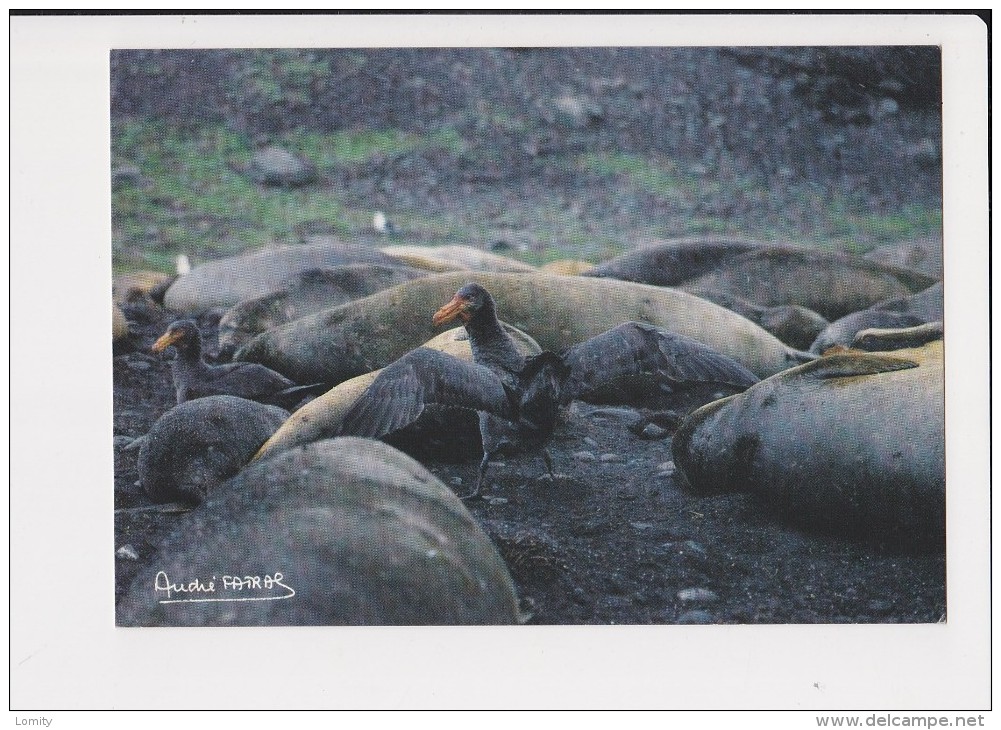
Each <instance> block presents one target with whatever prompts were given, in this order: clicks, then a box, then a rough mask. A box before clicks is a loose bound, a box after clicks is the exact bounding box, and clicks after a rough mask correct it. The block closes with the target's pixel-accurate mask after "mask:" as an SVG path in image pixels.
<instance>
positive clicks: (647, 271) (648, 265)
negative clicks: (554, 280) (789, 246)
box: [581, 236, 771, 286]
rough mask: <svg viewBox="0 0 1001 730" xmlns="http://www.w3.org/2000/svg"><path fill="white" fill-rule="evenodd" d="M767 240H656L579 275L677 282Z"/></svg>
mask: <svg viewBox="0 0 1001 730" xmlns="http://www.w3.org/2000/svg"><path fill="white" fill-rule="evenodd" d="M769 245H771V244H766V243H761V242H759V241H753V240H750V239H745V238H733V237H726V236H712V237H709V236H695V237H690V238H678V239H670V240H667V241H657V242H654V243H648V244H646V245H643V246H640V247H639V248H635V249H633V250H632V251H627V252H626V253H624V254H622V255H620V256H616V257H615V258H613V259H609V260H608V261H604V262H602V263H600V264H597V265H595V266H593V267H591V268H590V269H588V270H587V271H584V272H581V276H594V277H600V278H609V279H619V280H621V281H633V282H636V283H637V284H654V285H656V286H677V285H678V284H682V283H684V282H686V281H690V280H692V279H695V278H697V277H699V276H702V275H703V274H706V273H709V272H710V271H712V270H714V269H715V268H717V267H718V266H720V265H722V264H723V263H724V262H726V261H727V260H729V259H731V258H733V257H734V256H739V255H740V254H743V253H747V252H748V251H755V250H759V249H762V248H765V247H767V246H769Z"/></svg>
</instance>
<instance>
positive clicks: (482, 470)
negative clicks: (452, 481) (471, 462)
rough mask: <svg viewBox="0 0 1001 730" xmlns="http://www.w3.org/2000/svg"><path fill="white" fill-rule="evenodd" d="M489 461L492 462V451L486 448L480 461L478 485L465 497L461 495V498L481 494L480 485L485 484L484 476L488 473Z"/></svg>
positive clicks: (470, 497)
mask: <svg viewBox="0 0 1001 730" xmlns="http://www.w3.org/2000/svg"><path fill="white" fill-rule="evenodd" d="M489 463H490V452H489V451H486V450H484V452H483V459H482V460H481V461H480V471H479V473H478V474H477V475H476V486H475V487H474V488H473V491H472V492H470V493H469V494H467V495H465V496H464V497H459V499H473V498H474V497H479V496H480V487H482V486H483V478H484V477H485V476H486V474H487V465H488V464H489Z"/></svg>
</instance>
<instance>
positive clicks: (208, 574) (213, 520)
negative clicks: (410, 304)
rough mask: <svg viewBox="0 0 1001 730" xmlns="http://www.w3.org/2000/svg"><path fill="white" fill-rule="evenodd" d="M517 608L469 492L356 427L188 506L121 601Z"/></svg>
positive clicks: (379, 612)
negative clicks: (461, 492)
mask: <svg viewBox="0 0 1001 730" xmlns="http://www.w3.org/2000/svg"><path fill="white" fill-rule="evenodd" d="M210 584H211V588H210V587H209V586H210ZM171 586H174V587H175V590H171ZM177 586H181V587H183V588H184V589H186V590H180V589H177ZM168 594H169V595H168ZM248 598H253V599H257V600H236V599H248ZM185 599H196V600H194V601H191V600H185ZM198 599H210V600H198ZM172 601H176V602H172ZM520 618H521V617H520V614H519V612H518V603H517V598H516V596H515V592H514V586H513V584H512V581H511V577H510V575H509V573H508V571H507V567H506V566H505V564H504V561H503V560H502V559H501V557H500V555H499V553H498V552H497V549H496V548H495V547H494V545H493V543H492V542H491V541H490V539H489V538H488V537H487V536H486V534H485V533H484V532H483V530H482V529H481V528H480V527H479V525H478V524H477V522H476V520H475V519H474V518H473V517H472V515H470V513H469V512H468V511H467V510H466V508H465V507H464V506H463V505H462V502H461V501H460V500H459V499H458V498H457V497H456V496H455V495H454V494H452V492H451V491H450V490H449V489H448V487H446V486H445V485H444V484H442V483H441V482H440V481H439V480H438V479H437V478H436V477H435V476H434V475H433V474H431V473H430V472H429V471H427V470H426V469H424V467H422V466H421V465H420V464H418V463H417V462H416V461H414V460H413V459H411V458H409V457H407V456H406V455H404V454H402V453H401V452H399V451H397V450H396V449H393V448H392V447H390V446H387V445H386V444H383V443H380V442H378V441H372V440H369V439H357V438H340V439H333V440H329V441H320V442H318V443H315V444H311V445H310V446H307V447H304V448H299V449H293V450H290V451H287V452H285V453H283V454H281V455H280V456H278V457H276V458H274V459H268V460H266V461H261V462H257V463H255V464H252V465H251V466H249V467H247V468H246V469H244V470H243V471H242V472H240V474H239V475H237V476H236V477H234V478H233V479H231V480H229V481H228V482H226V483H225V484H223V485H221V486H220V487H219V488H218V489H217V490H215V491H214V492H213V493H211V494H210V495H209V496H208V498H207V499H206V500H205V501H204V502H203V503H202V504H201V505H200V506H199V507H198V508H197V509H195V510H194V511H192V512H191V513H189V514H188V515H185V516H184V517H182V518H181V520H180V521H179V523H178V525H177V527H176V528H175V529H174V531H173V533H171V534H170V535H169V536H168V537H167V538H166V540H164V542H163V543H162V544H161V546H160V550H159V553H158V554H157V555H156V556H155V557H154V558H153V560H152V561H151V562H150V564H149V566H148V567H147V568H146V569H145V570H143V571H141V572H140V573H139V574H138V575H137V576H136V578H135V579H134V581H133V583H132V585H131V587H130V589H129V591H128V593H127V594H126V595H125V596H124V597H123V598H122V600H121V602H120V603H119V606H118V615H117V620H118V624H119V625H121V626H292V625H294V626H317V625H346V624H368V625H417V624H425V625H428V624H430V625H433V624H514V623H517V622H518V621H519V620H520Z"/></svg>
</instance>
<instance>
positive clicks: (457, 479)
mask: <svg viewBox="0 0 1001 730" xmlns="http://www.w3.org/2000/svg"><path fill="white" fill-rule="evenodd" d="M448 482H449V484H451V485H452V486H453V487H460V486H462V477H452V478H451V479H449V480H448Z"/></svg>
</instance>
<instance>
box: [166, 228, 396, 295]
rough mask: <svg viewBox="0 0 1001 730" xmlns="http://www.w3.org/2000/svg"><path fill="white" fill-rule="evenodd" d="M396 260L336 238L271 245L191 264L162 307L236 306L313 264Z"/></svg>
mask: <svg viewBox="0 0 1001 730" xmlns="http://www.w3.org/2000/svg"><path fill="white" fill-rule="evenodd" d="M397 263H398V262H397V261H396V260H395V259H392V258H390V257H389V256H386V255H385V254H383V253H380V252H379V251H377V250H376V249H374V248H370V247H368V246H362V245H358V244H352V243H342V242H340V241H336V240H324V239H317V242H316V243H310V244H303V245H292V246H271V247H268V248H263V249H260V250H258V251H254V252H252V253H246V254H242V255H240V256H230V257H228V258H223V259H217V260H215V261H209V262H207V263H204V264H201V265H199V266H196V267H195V268H194V269H192V270H191V272H190V273H188V274H185V275H184V276H181V277H179V278H178V279H177V281H175V282H174V283H173V284H172V285H171V287H170V288H169V289H168V290H167V294H166V295H165V297H164V306H166V307H167V309H170V310H171V311H174V312H192V313H193V312H202V311H205V310H209V309H213V308H225V309H228V308H229V307H232V306H235V305H236V304H239V303H240V302H242V301H243V300H244V299H250V298H252V297H260V296H263V295H265V294H269V293H271V292H273V291H278V290H279V289H281V288H282V287H283V286H284V284H285V282H287V281H288V280H289V279H290V278H291V277H292V276H295V275H296V274H298V273H301V272H303V271H306V270H307V269H315V268H318V267H327V266H341V265H343V264H383V265H385V266H393V265H395V264H397Z"/></svg>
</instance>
